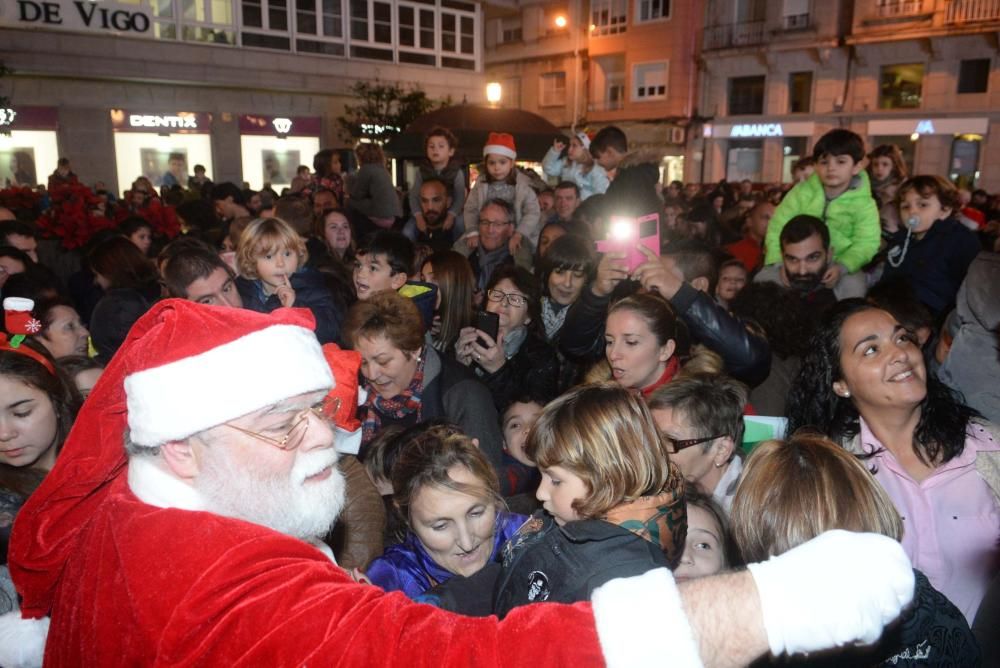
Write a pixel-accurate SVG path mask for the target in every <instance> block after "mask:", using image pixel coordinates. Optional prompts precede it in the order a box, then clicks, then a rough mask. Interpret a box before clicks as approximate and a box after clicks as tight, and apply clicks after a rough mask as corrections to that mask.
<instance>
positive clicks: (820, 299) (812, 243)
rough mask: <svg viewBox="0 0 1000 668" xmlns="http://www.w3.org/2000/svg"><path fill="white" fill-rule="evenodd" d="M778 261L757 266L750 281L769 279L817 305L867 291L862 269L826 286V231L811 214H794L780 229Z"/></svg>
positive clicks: (829, 254)
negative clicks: (831, 285) (779, 254)
mask: <svg viewBox="0 0 1000 668" xmlns="http://www.w3.org/2000/svg"><path fill="white" fill-rule="evenodd" d="M779 240H780V243H781V262H780V263H777V264H771V265H768V266H766V267H764V268H763V269H761V270H760V271H759V272H758V273H757V275H756V276H755V277H754V281H761V282H764V281H770V282H772V283H778V284H780V285H783V286H785V287H786V288H794V289H796V290H798V291H799V292H801V293H802V297H803V299H805V300H806V301H807V302H808V303H810V304H812V305H815V306H817V307H819V308H825V307H826V306H829V305H830V304H831V303H833V302H835V301H839V300H841V299H849V298H851V297H864V296H865V293H866V292H867V291H868V286H867V285H865V275H864V273H862V272H854V273H848V272H846V271H843V272H841V274H840V279H839V280H838V281H837V283H836V284H835V285H834V286H833V289H832V290H831V289H828V288H826V287H825V286H824V285H823V275H824V274H826V270H827V269H828V268H829V267H830V262H831V261H832V260H833V249H832V248H831V247H830V230H829V229H827V226H826V223H824V222H823V221H822V220H820V219H819V218H817V217H815V216H810V215H807V214H801V215H798V216H795V217H794V218H792V219H791V220H789V221H788V223H787V224H786V225H785V227H784V228H782V230H781V236H780V237H779Z"/></svg>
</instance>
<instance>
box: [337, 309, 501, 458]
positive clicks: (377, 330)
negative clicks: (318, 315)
mask: <svg viewBox="0 0 1000 668" xmlns="http://www.w3.org/2000/svg"><path fill="white" fill-rule="evenodd" d="M342 331H343V333H344V337H345V339H346V340H347V342H348V344H349V345H350V346H351V348H353V349H354V350H356V351H358V352H359V353H361V374H362V376H363V377H364V388H365V390H366V391H367V393H368V396H367V399H366V400H365V402H364V404H363V405H361V406H360V407H359V408H358V419H360V420H361V424H362V436H361V443H362V445H361V447H362V457H363V456H364V452H365V448H366V447H367V446H368V444H370V443H371V442H372V440H374V438H375V436H376V435H377V434H378V432H379V431H381V430H382V429H384V428H385V427H388V426H390V425H399V426H401V427H404V428H405V427H410V426H413V425H416V424H419V423H421V422H425V421H427V420H430V419H433V418H444V419H445V420H447V421H449V422H451V423H453V424H455V425H457V426H458V427H459V428H460V429H461V430H462V432H463V433H465V434H467V435H468V436H470V437H472V438H475V439H478V441H479V447H480V449H481V450H482V451H483V454H484V455H486V457H487V459H489V461H490V463H491V464H492V465H493V467H494V468H495V469H496V470H500V464H501V452H502V444H503V435H502V434H501V432H500V420H499V418H498V417H497V411H496V408H494V406H493V401H492V399H491V398H490V392H489V390H488V389H487V388H486V387H485V386H484V385H483V384H482V383H481V382H479V381H478V380H477V379H476V377H475V376H474V375H473V374H472V373H471V372H470V371H469V370H468V369H467V368H465V367H464V366H462V365H461V364H459V363H457V362H455V361H454V360H452V359H451V358H449V357H448V356H446V355H442V354H440V353H438V352H437V350H435V349H434V347H433V346H430V345H427V344H426V342H425V340H424V328H423V321H422V320H421V318H420V312H419V311H418V310H417V307H416V305H414V303H413V301H412V300H410V299H408V298H406V297H404V296H402V295H400V294H399V293H398V292H395V291H392V290H383V291H381V292H376V293H375V294H373V295H372V296H371V297H369V298H368V299H366V300H364V301H360V302H358V303H356V304H355V305H354V306H352V307H351V310H350V311H348V313H347V319H346V321H345V323H344V328H343V330H342Z"/></svg>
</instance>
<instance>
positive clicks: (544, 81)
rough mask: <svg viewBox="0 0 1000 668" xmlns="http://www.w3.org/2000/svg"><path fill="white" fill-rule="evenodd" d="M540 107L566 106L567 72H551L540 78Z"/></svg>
mask: <svg viewBox="0 0 1000 668" xmlns="http://www.w3.org/2000/svg"><path fill="white" fill-rule="evenodd" d="M538 105H539V106H541V107H564V106H566V73H565V72H549V73H547V74H543V75H542V76H541V77H539V95H538Z"/></svg>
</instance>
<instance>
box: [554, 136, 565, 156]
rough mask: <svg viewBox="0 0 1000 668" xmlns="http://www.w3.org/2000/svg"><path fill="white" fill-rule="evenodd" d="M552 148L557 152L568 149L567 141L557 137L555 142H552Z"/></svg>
mask: <svg viewBox="0 0 1000 668" xmlns="http://www.w3.org/2000/svg"><path fill="white" fill-rule="evenodd" d="M552 149H553V150H554V151H555V152H556V153H562V152H563V151H564V150H565V149H566V142H564V141H562V140H561V139H556V140H555V141H554V142H552Z"/></svg>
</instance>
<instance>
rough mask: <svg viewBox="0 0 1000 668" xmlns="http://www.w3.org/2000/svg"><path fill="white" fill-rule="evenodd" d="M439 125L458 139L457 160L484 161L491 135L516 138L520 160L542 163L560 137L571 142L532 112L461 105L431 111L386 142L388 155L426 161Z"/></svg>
mask: <svg viewBox="0 0 1000 668" xmlns="http://www.w3.org/2000/svg"><path fill="white" fill-rule="evenodd" d="M438 125H440V126H441V127H445V128H448V129H449V130H451V131H452V132H453V133H454V134H455V136H456V137H458V148H457V149H456V150H455V157H456V158H457V159H459V160H462V161H465V162H477V161H480V160H482V158H483V146H485V145H486V138H487V136H488V135H489V133H491V132H509V133H510V134H512V135H514V143H515V145H516V146H517V159H518V160H534V161H540V160H541V159H542V157H543V156H544V155H545V152H546V151H548V150H549V149H550V148H552V141H553V140H554V139H555V138H556V137H562V139H563V141H567V139H566V136H565V135H564V134H563V133H562V132H561V131H560V130H559V128H557V127H556V126H554V125H552V123H549V122H548V121H547V120H545V119H544V118H542V117H541V116H539V115H538V114H533V113H531V112H530V111H523V110H521V109H497V108H492V107H478V106H475V105H472V104H459V105H455V106H453V107H445V108H444V109H438V110H436V111H431V112H428V113H426V114H424V115H423V116H421V117H419V118H417V119H416V120H414V121H413V122H412V123H410V124H409V125H408V126H407V127H406V129H405V130H403V132H401V133H400V134H398V135H396V136H395V137H393V138H392V139H390V140H389V142H388V143H386V145H385V147H384V149H385V152H386V154H387V155H389V156H390V157H393V158H397V159H410V160H416V159H420V158H423V157H424V133H425V132H427V131H428V130H430V129H431V128H433V127H435V126H438Z"/></svg>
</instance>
